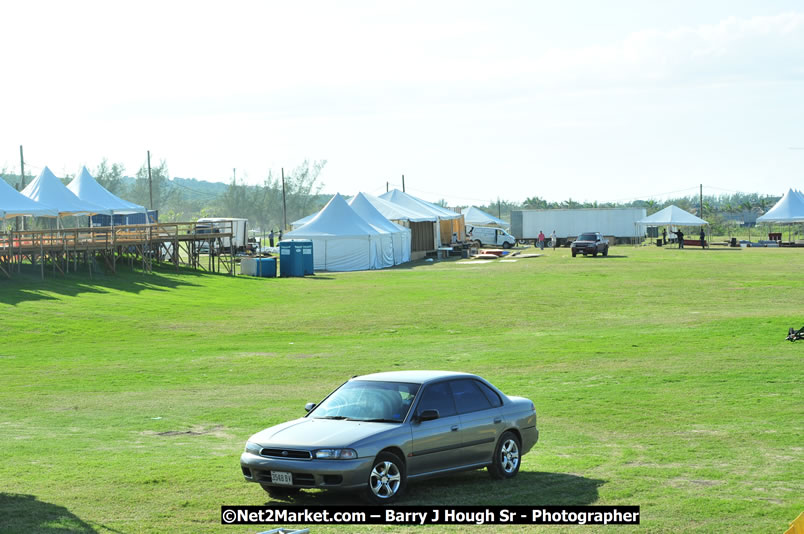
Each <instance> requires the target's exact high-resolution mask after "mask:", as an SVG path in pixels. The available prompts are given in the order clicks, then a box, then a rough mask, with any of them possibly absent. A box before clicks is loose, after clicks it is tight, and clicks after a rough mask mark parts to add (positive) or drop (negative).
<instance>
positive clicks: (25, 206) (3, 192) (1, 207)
mask: <svg viewBox="0 0 804 534" xmlns="http://www.w3.org/2000/svg"><path fill="white" fill-rule="evenodd" d="M58 215H59V212H58V211H57V210H55V209H54V208H51V207H50V206H47V205H46V204H44V203H41V202H36V201H35V200H31V199H30V198H28V197H26V196H25V195H23V194H21V193H20V192H19V191H17V190H16V189H14V188H13V187H11V186H10V185H9V184H8V183H7V182H6V181H5V180H3V179H2V178H0V217H2V218H3V219H10V218H12V217H25V216H30V217H58Z"/></svg>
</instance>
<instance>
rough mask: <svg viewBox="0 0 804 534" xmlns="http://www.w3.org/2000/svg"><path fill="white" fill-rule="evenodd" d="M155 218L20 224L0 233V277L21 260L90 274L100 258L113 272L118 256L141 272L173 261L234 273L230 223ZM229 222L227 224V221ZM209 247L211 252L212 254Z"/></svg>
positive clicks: (8, 274)
mask: <svg viewBox="0 0 804 534" xmlns="http://www.w3.org/2000/svg"><path fill="white" fill-rule="evenodd" d="M219 224H220V227H217V228H210V225H209V223H194V222H192V223H155V224H136V225H126V226H114V227H111V226H96V227H91V228H62V229H57V230H22V231H8V232H5V233H0V277H3V276H5V277H7V278H11V277H12V276H13V275H14V274H15V273H19V272H21V270H22V266H23V264H26V265H34V266H38V267H39V271H40V273H41V276H42V278H43V279H44V277H45V272H46V271H52V273H53V274H54V275H56V274H67V273H69V272H70V271H72V272H77V271H85V272H88V273H89V276H90V277H91V276H92V270H93V266H95V267H94V268H96V269H97V268H98V267H97V264H96V261H97V260H100V263H101V265H102V267H101V268H103V269H104V270H105V271H106V272H110V273H115V272H117V264H118V263H119V262H128V263H129V264H130V265H131V266H132V267H133V266H134V264H135V262H136V263H137V264H141V265H142V269H143V271H145V272H148V271H150V270H151V268H152V266H153V262H155V261H158V262H169V263H172V264H173V265H174V266H175V268H176V271H177V272H178V270H179V266H185V267H190V268H192V269H199V270H204V271H209V272H221V273H223V272H225V273H227V274H231V275H232V276H234V275H235V261H234V260H235V252H236V250H235V247H234V242H233V240H232V235H233V234H234V232H233V228H232V223H231V222H229V223H227V222H222V223H219ZM227 225H228V226H227ZM209 252H212V253H211V254H210V253H209Z"/></svg>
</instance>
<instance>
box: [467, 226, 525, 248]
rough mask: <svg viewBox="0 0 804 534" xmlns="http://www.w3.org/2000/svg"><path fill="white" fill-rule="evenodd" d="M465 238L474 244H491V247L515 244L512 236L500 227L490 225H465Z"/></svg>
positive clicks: (507, 246) (509, 246) (505, 246)
mask: <svg viewBox="0 0 804 534" xmlns="http://www.w3.org/2000/svg"><path fill="white" fill-rule="evenodd" d="M466 239H467V241H471V242H473V243H475V244H476V245H478V246H480V245H491V246H493V247H502V248H511V247H513V246H514V245H516V239H514V236H512V235H511V234H509V233H508V232H506V231H505V230H503V229H502V228H493V227H491V226H468V225H467V226H466Z"/></svg>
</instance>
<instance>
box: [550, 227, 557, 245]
mask: <svg viewBox="0 0 804 534" xmlns="http://www.w3.org/2000/svg"><path fill="white" fill-rule="evenodd" d="M550 245H551V246H552V247H553V250H555V249H556V231H555V230H553V233H552V234H550Z"/></svg>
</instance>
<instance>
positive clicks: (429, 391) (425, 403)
mask: <svg viewBox="0 0 804 534" xmlns="http://www.w3.org/2000/svg"><path fill="white" fill-rule="evenodd" d="M424 410H438V415H439V417H449V416H450V415H455V414H456V413H457V412H456V411H455V402H454V401H453V400H452V393H451V392H450V389H449V385H447V383H446V382H441V383H439V384H431V385H429V386H427V388H426V389H425V390H424V392H423V393H422V400H421V401H420V402H419V407H418V409H417V412H418V413H422V412H423V411H424Z"/></svg>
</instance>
